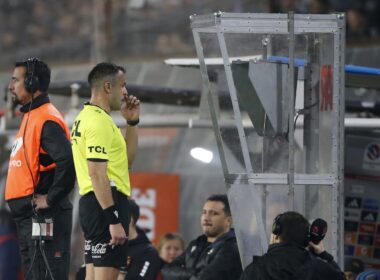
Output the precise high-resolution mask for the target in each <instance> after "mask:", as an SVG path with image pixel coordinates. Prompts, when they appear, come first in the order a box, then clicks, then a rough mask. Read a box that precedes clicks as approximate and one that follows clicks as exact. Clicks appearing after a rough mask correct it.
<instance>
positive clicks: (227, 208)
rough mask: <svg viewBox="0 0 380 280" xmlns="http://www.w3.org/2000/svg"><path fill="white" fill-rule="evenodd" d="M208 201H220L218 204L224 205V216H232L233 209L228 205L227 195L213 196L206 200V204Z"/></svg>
mask: <svg viewBox="0 0 380 280" xmlns="http://www.w3.org/2000/svg"><path fill="white" fill-rule="evenodd" d="M207 201H218V202H221V203H223V205H224V209H223V211H224V214H226V216H231V209H230V204H229V203H228V198H227V195H225V194H213V195H211V196H209V197H208V198H207V199H206V202H207Z"/></svg>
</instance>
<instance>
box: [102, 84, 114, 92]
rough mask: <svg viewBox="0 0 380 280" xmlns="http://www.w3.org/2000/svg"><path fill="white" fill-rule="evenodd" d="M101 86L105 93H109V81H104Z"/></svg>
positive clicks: (110, 86)
mask: <svg viewBox="0 0 380 280" xmlns="http://www.w3.org/2000/svg"><path fill="white" fill-rule="evenodd" d="M103 88H104V91H105V92H106V93H107V94H110V93H111V88H112V85H111V83H110V82H107V81H106V82H104V84H103Z"/></svg>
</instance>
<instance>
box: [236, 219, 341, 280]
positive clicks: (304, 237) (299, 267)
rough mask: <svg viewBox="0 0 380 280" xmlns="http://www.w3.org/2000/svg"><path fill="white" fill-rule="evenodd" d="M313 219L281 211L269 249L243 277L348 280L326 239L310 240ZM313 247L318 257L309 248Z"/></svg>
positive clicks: (262, 279)
mask: <svg viewBox="0 0 380 280" xmlns="http://www.w3.org/2000/svg"><path fill="white" fill-rule="evenodd" d="M309 227H310V224H309V222H308V221H307V220H306V219H305V217H304V216H302V215H301V214H299V213H296V212H285V213H283V214H279V215H278V216H277V217H276V218H275V220H274V222H273V227H272V235H271V239H270V246H269V248H268V252H267V253H266V254H264V255H263V256H261V257H256V256H255V257H254V258H253V262H252V263H251V264H249V265H248V266H247V267H246V269H245V270H244V272H243V275H242V277H241V278H240V280H250V279H252V280H264V279H265V280H287V279H289V280H290V279H292V280H293V279H310V280H319V279H320V280H330V279H331V280H344V274H343V272H342V271H340V269H339V267H338V265H337V264H336V263H335V262H334V260H333V257H332V256H331V255H330V254H328V253H327V252H326V251H325V250H324V248H323V244H322V242H320V243H319V244H318V245H316V244H313V243H311V242H309ZM308 245H309V246H311V247H312V250H313V251H314V252H315V254H316V255H317V256H314V254H312V253H311V252H309V251H308V250H307V247H308Z"/></svg>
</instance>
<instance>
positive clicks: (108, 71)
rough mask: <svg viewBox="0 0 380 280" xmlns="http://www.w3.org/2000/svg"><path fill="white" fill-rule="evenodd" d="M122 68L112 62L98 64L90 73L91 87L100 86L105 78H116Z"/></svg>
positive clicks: (89, 81)
mask: <svg viewBox="0 0 380 280" xmlns="http://www.w3.org/2000/svg"><path fill="white" fill-rule="evenodd" d="M119 70H120V68H119V66H117V65H116V64H113V63H110V62H101V63H99V64H97V65H96V66H95V67H94V68H92V70H91V71H90V73H89V74H88V83H89V85H90V87H91V88H94V87H98V86H99V85H100V82H102V81H103V80H104V79H105V78H109V79H115V77H116V75H117V73H118V72H119Z"/></svg>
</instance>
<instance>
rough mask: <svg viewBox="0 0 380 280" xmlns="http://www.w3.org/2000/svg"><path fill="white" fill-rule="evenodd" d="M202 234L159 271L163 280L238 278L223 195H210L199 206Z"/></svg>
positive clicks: (238, 266) (234, 244) (236, 254)
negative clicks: (202, 204) (200, 207)
mask: <svg viewBox="0 0 380 280" xmlns="http://www.w3.org/2000/svg"><path fill="white" fill-rule="evenodd" d="M201 224H202V229H203V233H204V234H203V235H201V236H199V237H198V238H197V239H195V240H193V241H191V242H190V244H189V246H188V247H187V249H186V251H185V252H184V253H183V254H182V255H181V256H179V257H178V258H176V259H175V260H174V261H173V262H172V263H170V264H165V265H164V267H163V268H162V276H163V279H164V280H189V279H218V280H236V279H239V277H240V274H241V271H242V267H241V263H240V256H239V251H238V247H237V242H236V236H235V232H234V230H233V229H231V226H232V216H231V211H230V206H229V203H228V199H227V196H226V195H212V196H210V197H209V198H208V199H207V200H206V203H205V204H204V206H203V211H202V215H201Z"/></svg>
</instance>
